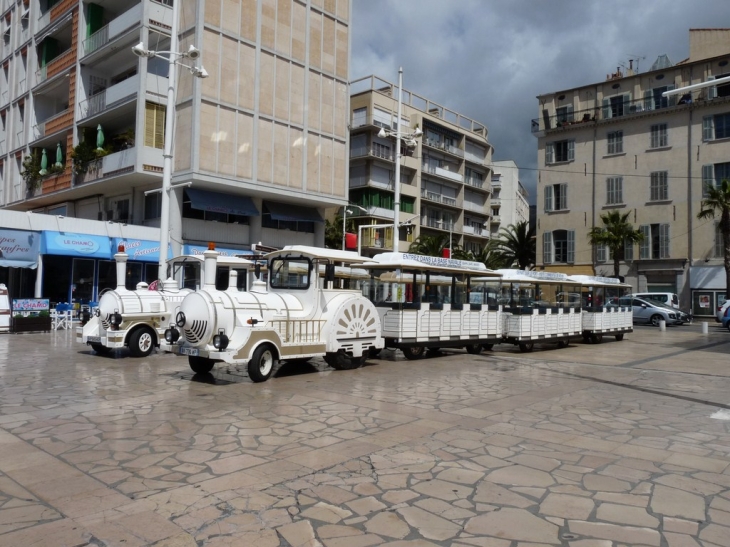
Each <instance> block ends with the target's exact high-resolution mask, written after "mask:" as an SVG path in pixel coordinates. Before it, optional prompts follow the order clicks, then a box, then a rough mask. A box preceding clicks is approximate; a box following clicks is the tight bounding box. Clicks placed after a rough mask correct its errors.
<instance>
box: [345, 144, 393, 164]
mask: <svg viewBox="0 0 730 547" xmlns="http://www.w3.org/2000/svg"><path fill="white" fill-rule="evenodd" d="M365 157H370V158H380V159H383V160H388V161H395V158H394V156H393V151H392V150H390V149H388V148H382V147H373V146H370V147H368V146H358V147H355V148H350V158H352V159H355V158H365Z"/></svg>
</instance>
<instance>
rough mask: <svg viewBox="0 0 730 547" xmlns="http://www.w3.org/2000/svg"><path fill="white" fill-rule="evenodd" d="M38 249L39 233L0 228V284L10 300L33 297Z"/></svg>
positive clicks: (39, 245)
mask: <svg viewBox="0 0 730 547" xmlns="http://www.w3.org/2000/svg"><path fill="white" fill-rule="evenodd" d="M40 248H41V233H40V232H34V231H30V230H10V229H6V228H0V283H3V284H4V285H5V286H6V287H7V288H8V294H9V296H10V298H11V299H12V298H32V297H33V293H34V290H35V284H36V276H37V268H38V255H39V254H40Z"/></svg>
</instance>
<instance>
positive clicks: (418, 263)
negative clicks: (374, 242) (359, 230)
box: [362, 253, 498, 277]
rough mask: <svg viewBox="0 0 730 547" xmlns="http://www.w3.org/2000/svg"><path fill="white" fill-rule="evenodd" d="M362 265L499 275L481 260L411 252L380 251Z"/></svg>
mask: <svg viewBox="0 0 730 547" xmlns="http://www.w3.org/2000/svg"><path fill="white" fill-rule="evenodd" d="M362 267H363V268H368V269H378V270H416V271H421V272H426V271H429V272H439V273H447V272H448V273H463V274H471V275H481V276H490V275H493V276H495V277H498V275H497V274H496V273H494V272H493V271H492V270H489V269H488V268H487V267H486V266H485V265H484V264H482V263H481V262H472V261H469V260H456V259H453V258H441V257H438V256H425V255H416V254H411V253H380V254H377V255H375V256H374V257H373V258H372V259H370V262H365V263H364V264H362Z"/></svg>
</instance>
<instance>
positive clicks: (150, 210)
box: [144, 192, 162, 220]
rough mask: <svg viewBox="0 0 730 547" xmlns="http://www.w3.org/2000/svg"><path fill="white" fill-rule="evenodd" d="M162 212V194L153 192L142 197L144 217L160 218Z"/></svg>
mask: <svg viewBox="0 0 730 547" xmlns="http://www.w3.org/2000/svg"><path fill="white" fill-rule="evenodd" d="M161 213H162V194H161V193H160V192H155V193H154V194H147V195H146V196H145V197H144V219H145V220H152V219H154V218H160V215H161Z"/></svg>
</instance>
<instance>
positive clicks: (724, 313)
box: [715, 299, 730, 326]
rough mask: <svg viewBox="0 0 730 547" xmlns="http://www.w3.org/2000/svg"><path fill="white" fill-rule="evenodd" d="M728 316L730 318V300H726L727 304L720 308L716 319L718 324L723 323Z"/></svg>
mask: <svg viewBox="0 0 730 547" xmlns="http://www.w3.org/2000/svg"><path fill="white" fill-rule="evenodd" d="M728 316H730V299H728V300H725V303H724V304H723V305H722V306H718V308H717V314H716V315H715V319H717V322H718V323H722V320H723V318H725V317H728ZM723 326H724V324H723Z"/></svg>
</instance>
